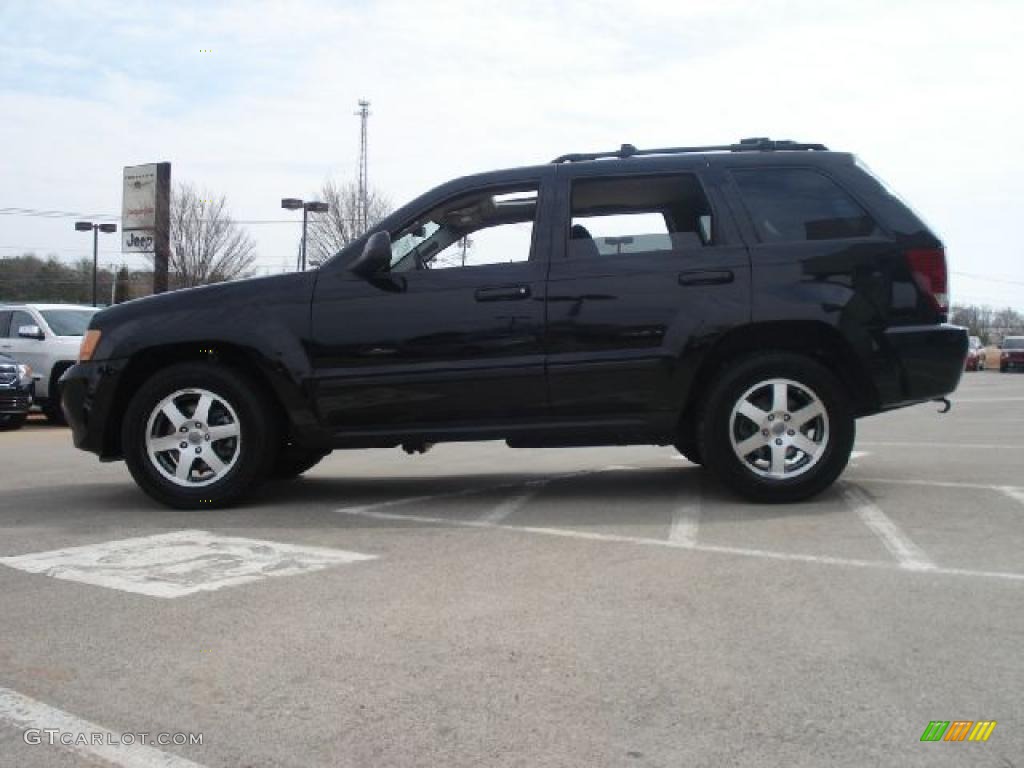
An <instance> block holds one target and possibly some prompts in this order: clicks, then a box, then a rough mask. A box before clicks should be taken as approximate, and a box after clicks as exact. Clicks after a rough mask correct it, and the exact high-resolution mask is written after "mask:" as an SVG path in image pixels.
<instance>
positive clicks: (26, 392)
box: [0, 354, 35, 431]
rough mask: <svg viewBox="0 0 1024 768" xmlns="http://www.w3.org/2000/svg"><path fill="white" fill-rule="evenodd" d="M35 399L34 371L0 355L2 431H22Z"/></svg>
mask: <svg viewBox="0 0 1024 768" xmlns="http://www.w3.org/2000/svg"><path fill="white" fill-rule="evenodd" d="M34 399H35V381H33V380H32V369H31V368H30V367H29V366H27V365H25V364H24V363H19V362H18V361H17V360H15V359H14V358H12V357H8V356H7V355H3V354H0V431H6V430H10V429H20V428H21V427H22V425H24V423H25V420H26V419H27V418H28V411H29V408H31V407H32V402H33V400H34Z"/></svg>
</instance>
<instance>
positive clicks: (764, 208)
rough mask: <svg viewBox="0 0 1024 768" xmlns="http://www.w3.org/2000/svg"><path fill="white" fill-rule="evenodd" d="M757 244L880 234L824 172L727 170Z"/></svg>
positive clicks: (796, 169) (792, 169)
mask: <svg viewBox="0 0 1024 768" xmlns="http://www.w3.org/2000/svg"><path fill="white" fill-rule="evenodd" d="M732 177H733V179H734V180H735V181H736V185H737V186H738V187H739V190H740V195H741V196H742V197H743V202H744V203H745V204H746V206H747V210H748V211H749V212H750V216H751V218H752V219H753V222H754V227H755V228H756V229H757V234H758V236H759V237H760V238H761V241H762V242H766V243H772V242H793V241H799V240H842V239H847V238H852V237H872V236H875V235H878V234H880V231H879V229H878V225H877V224H875V221H874V219H872V218H871V216H870V215H868V213H867V211H865V210H864V209H863V208H862V207H861V206H860V205H859V204H858V203H857V202H856V201H855V200H854V199H853V198H852V197H850V196H849V195H848V194H847V193H846V192H844V191H843V190H842V189H841V188H840V187H839V185H838V184H836V183H835V182H834V181H832V179H830V178H829V177H828V176H825V175H824V174H821V173H818V172H817V171H813V170H810V169H807V168H763V169H756V170H754V169H750V170H742V171H733V172H732Z"/></svg>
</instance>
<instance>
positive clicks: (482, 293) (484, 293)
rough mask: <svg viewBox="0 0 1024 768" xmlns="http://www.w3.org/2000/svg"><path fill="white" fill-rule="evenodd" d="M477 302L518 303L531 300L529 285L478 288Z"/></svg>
mask: <svg viewBox="0 0 1024 768" xmlns="http://www.w3.org/2000/svg"><path fill="white" fill-rule="evenodd" d="M474 295H475V296H476V300H477V301H518V300H520V299H528V298H530V286H528V285H499V286H494V287H489V288H477V289H476V293H475V294H474Z"/></svg>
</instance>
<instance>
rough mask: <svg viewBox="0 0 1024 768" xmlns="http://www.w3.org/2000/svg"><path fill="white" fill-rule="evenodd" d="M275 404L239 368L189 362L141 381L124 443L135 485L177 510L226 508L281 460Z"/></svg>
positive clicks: (124, 431)
mask: <svg viewBox="0 0 1024 768" xmlns="http://www.w3.org/2000/svg"><path fill="white" fill-rule="evenodd" d="M272 407H273V406H272V404H271V403H269V402H268V401H267V399H266V398H265V397H264V396H263V395H262V393H261V392H260V391H259V390H258V389H257V388H255V387H253V386H252V385H251V383H250V382H249V381H247V380H246V379H245V378H244V377H242V376H241V375H239V374H238V373H236V372H235V371H233V370H231V369H229V368H224V367H221V366H217V365H211V364H209V363H184V364H181V365H175V366H172V367H170V368H167V369H165V370H163V371H160V372H158V373H157V374H156V375H154V376H153V377H152V378H151V379H149V381H147V382H146V383H145V384H143V385H142V387H141V388H140V389H139V391H138V392H137V393H136V394H135V396H134V397H133V398H132V401H131V404H130V405H129V406H128V411H127V413H126V414H125V420H124V426H123V433H122V441H123V445H124V454H125V461H126V463H127V464H128V469H129V470H130V471H131V473H132V477H133V478H134V479H135V482H137V483H138V484H139V486H140V487H141V488H142V489H143V490H144V491H145V492H146V493H147V494H149V495H150V496H151V497H153V498H154V499H156V500H157V501H159V502H161V503H163V504H167V505H169V506H172V507H177V508H179V509H199V508H209V507H221V506H227V505H229V504H231V503H233V502H235V501H238V500H239V499H241V498H242V497H243V496H244V495H245V494H246V493H248V492H250V491H251V490H252V489H253V488H254V487H255V486H256V485H257V484H258V482H259V481H260V480H261V479H263V478H264V477H266V476H267V474H268V472H269V470H270V469H271V468H272V467H273V465H274V461H275V459H276V457H277V445H278V443H277V439H276V429H275V422H274V419H273V418H271V416H270V414H271V413H272Z"/></svg>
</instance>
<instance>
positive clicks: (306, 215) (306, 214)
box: [302, 205, 309, 272]
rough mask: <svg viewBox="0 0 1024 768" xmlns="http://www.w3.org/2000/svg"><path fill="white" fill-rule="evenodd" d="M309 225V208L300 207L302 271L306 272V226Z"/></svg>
mask: <svg viewBox="0 0 1024 768" xmlns="http://www.w3.org/2000/svg"><path fill="white" fill-rule="evenodd" d="M308 223H309V207H308V206H305V205H304V206H302V271H303V272H305V271H306V225H307V224H308Z"/></svg>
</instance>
